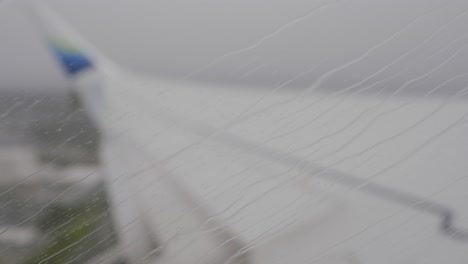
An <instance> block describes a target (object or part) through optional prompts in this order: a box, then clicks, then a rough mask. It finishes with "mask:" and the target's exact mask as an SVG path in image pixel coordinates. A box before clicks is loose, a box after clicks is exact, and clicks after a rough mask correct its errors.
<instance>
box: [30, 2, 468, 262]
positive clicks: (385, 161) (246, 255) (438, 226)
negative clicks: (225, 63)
mask: <svg viewBox="0 0 468 264" xmlns="http://www.w3.org/2000/svg"><path fill="white" fill-rule="evenodd" d="M34 13H35V16H36V17H37V18H38V21H40V23H39V27H40V28H41V30H42V31H43V32H44V34H43V35H44V38H45V40H46V42H47V43H48V45H49V46H50V48H51V51H52V52H51V54H53V56H55V58H56V59H57V61H58V65H59V66H60V67H62V68H63V69H64V74H67V75H68V76H69V79H70V83H71V84H72V86H73V89H74V91H75V92H76V93H77V94H78V95H79V97H80V99H81V101H82V102H83V104H84V106H85V108H86V109H87V110H88V111H89V114H90V116H92V117H93V120H94V121H95V122H96V124H97V125H98V127H99V128H100V132H101V133H102V136H103V143H102V146H101V156H102V160H103V163H104V164H103V169H104V172H105V175H106V183H107V187H108V189H109V192H110V195H111V201H112V206H113V207H112V208H113V212H114V216H115V221H116V223H117V226H118V232H119V236H120V238H121V249H122V254H124V255H125V256H126V257H127V258H128V259H129V260H131V261H133V262H135V263H139V262H138V261H150V262H151V263H255V264H256V263H270V264H271V263H285V262H286V263H406V262H410V261H414V260H418V261H421V262H424V263H440V262H442V261H448V262H450V263H462V262H463V261H462V260H466V259H468V251H467V250H466V247H467V246H468V233H467V232H468V225H465V226H463V223H464V222H465V223H466V219H467V217H468V208H467V206H466V205H465V204H464V203H463V202H462V201H461V200H463V198H466V187H467V184H468V180H467V179H466V175H464V174H465V172H466V171H467V169H468V165H467V163H466V161H465V159H466V157H467V156H468V147H467V143H468V136H467V135H468V123H467V115H468V104H467V103H466V95H467V93H466V92H467V90H465V89H461V90H459V91H458V92H457V93H454V94H453V96H448V97H433V96H430V95H431V93H433V92H436V91H438V90H440V89H444V88H445V87H446V86H449V85H450V84H451V82H452V81H454V80H457V78H462V76H455V77H453V78H452V79H449V80H446V81H445V82H443V83H439V84H436V85H435V86H434V88H433V89H432V90H430V91H429V92H428V93H427V94H422V95H419V96H411V97H409V96H400V92H403V91H404V90H405V89H407V88H408V86H409V85H411V83H412V82H415V81H417V80H419V79H421V78H424V77H425V76H424V74H427V73H423V74H421V75H419V76H414V78H413V79H410V80H408V81H407V83H405V84H403V85H402V86H401V87H399V88H398V89H397V90H396V92H395V93H392V94H381V95H378V94H377V95H364V94H363V92H364V91H365V90H367V89H372V87H373V85H375V83H372V82H365V83H364V84H363V85H362V86H359V87H360V88H359V89H349V91H341V90H340V91H331V92H323V89H322V90H320V92H319V91H318V89H317V88H319V87H320V86H321V84H322V83H323V81H325V80H327V79H328V78H331V77H332V76H333V73H334V72H333V71H334V70H331V71H330V72H328V73H326V74H324V75H323V76H322V77H319V78H318V79H317V80H316V81H315V83H313V84H312V85H311V86H310V88H308V89H303V90H297V89H295V90H294V89H288V88H287V83H285V84H283V85H278V86H276V87H271V89H259V88H258V87H255V86H248V85H242V86H236V85H229V84H209V83H199V82H195V81H190V80H173V79H165V78H161V77H158V78H156V77H154V78H150V77H143V76H139V75H137V74H132V73H128V72H126V71H124V70H122V69H120V68H119V67H117V66H116V65H114V64H112V63H111V62H110V61H109V60H108V59H106V58H105V57H104V56H103V55H102V54H101V53H99V52H98V51H97V50H96V49H95V48H93V47H92V46H91V45H89V44H87V43H86V42H84V41H82V39H80V38H78V35H77V34H76V33H74V32H73V31H72V30H71V29H70V28H69V27H68V26H66V24H65V22H63V21H62V20H60V19H59V18H58V17H57V16H56V15H55V14H53V12H51V11H50V10H48V9H45V7H43V6H38V7H34ZM356 87H358V86H357V85H356ZM356 87H353V88H356Z"/></svg>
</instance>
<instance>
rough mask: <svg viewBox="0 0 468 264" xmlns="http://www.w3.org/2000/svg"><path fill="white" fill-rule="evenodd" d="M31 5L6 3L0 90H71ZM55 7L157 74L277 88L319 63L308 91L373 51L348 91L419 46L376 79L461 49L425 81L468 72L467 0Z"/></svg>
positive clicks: (93, 38) (341, 75) (306, 80)
mask: <svg viewBox="0 0 468 264" xmlns="http://www.w3.org/2000/svg"><path fill="white" fill-rule="evenodd" d="M21 2H24V1H19V0H18V1H7V2H3V3H2V4H1V7H0V36H1V39H2V42H1V43H2V45H1V46H0V85H1V87H31V89H38V88H37V87H56V88H61V87H63V86H64V85H65V83H66V79H65V78H64V77H63V76H61V71H60V69H58V68H57V66H56V64H55V63H54V62H53V61H52V60H51V58H50V54H49V53H48V50H47V49H46V47H45V45H44V44H43V43H42V42H41V40H40V38H39V37H38V34H37V33H36V32H37V29H35V27H34V25H33V24H32V23H31V20H30V18H29V15H28V13H27V12H26V10H25V9H24V8H23V7H22V5H21V4H20V3H21ZM47 2H49V3H50V4H51V6H52V7H53V8H54V9H56V11H57V12H58V13H60V14H61V15H63V17H64V18H65V19H66V20H67V21H68V22H70V23H71V24H72V25H74V26H75V27H76V29H77V30H78V31H80V32H81V33H82V35H83V36H84V37H86V38H87V39H88V40H90V42H92V43H93V44H95V46H97V47H98V48H99V49H100V50H101V51H102V52H103V53H104V54H106V55H107V56H108V57H109V58H111V59H112V60H114V61H115V62H117V63H118V64H121V65H123V66H125V67H127V68H129V69H132V70H134V71H138V72H142V73H147V74H151V75H164V76H171V77H174V78H180V77H183V76H187V75H188V74H192V75H191V76H192V77H191V78H192V79H198V80H209V81H229V82H238V83H241V82H246V83H254V84H262V85H267V86H268V85H269V86H271V85H274V84H279V83H282V82H285V81H287V80H288V79H291V78H293V77H295V76H297V75H298V74H301V73H303V72H305V71H307V70H309V69H311V68H314V67H315V70H314V71H312V72H310V73H308V74H306V75H304V77H303V78H300V79H298V80H297V81H296V82H295V83H294V84H295V85H299V86H307V84H310V83H311V82H312V80H313V79H315V78H317V77H318V76H319V75H321V74H324V73H325V72H327V71H329V70H330V69H333V68H335V67H338V66H340V65H343V64H345V63H347V62H350V61H353V60H355V59H356V58H358V57H360V56H361V55H363V54H366V51H369V50H370V51H371V52H369V53H368V54H366V55H365V56H364V57H363V58H362V60H359V61H357V62H356V63H354V64H353V65H351V66H350V67H347V68H345V69H343V70H341V71H339V72H337V73H336V75H335V76H334V78H331V80H330V81H329V83H327V85H326V86H328V87H332V88H342V87H345V86H347V85H349V84H350V83H353V82H355V81H356V80H360V79H362V78H365V77H366V76H369V75H371V74H373V73H375V72H376V71H378V70H380V69H382V68H383V67H385V66H386V65H389V64H390V63H392V62H394V61H395V60H396V59H398V58H399V57H400V56H401V55H402V54H404V53H405V52H407V51H409V50H411V49H413V51H411V52H410V53H408V54H406V55H405V56H403V57H401V58H399V60H398V61H396V62H395V63H394V64H392V66H390V67H387V68H386V69H385V71H382V72H381V73H380V74H379V75H376V76H375V78H381V79H382V78H385V77H388V76H392V75H394V74H396V73H397V72H398V71H401V70H402V69H405V70H404V71H403V72H401V74H400V75H399V77H398V78H396V79H393V80H392V81H391V82H389V83H388V84H387V85H392V86H397V85H398V84H400V83H402V82H404V81H406V80H408V78H410V77H411V76H414V75H415V74H416V73H421V72H424V71H426V72H427V71H430V70H431V69H433V68H434V67H437V65H439V64H440V63H442V62H443V61H444V60H445V59H447V58H449V57H450V56H452V55H453V54H455V53H456V52H458V53H457V54H455V55H454V56H453V59H451V60H450V61H449V62H447V63H446V64H445V65H444V67H442V68H441V69H439V70H438V71H437V72H435V73H434V74H431V76H429V78H427V79H425V80H424V82H422V83H420V84H419V85H420V86H428V85H429V84H436V83H440V82H441V81H443V80H447V79H448V78H450V77H452V76H456V75H457V74H460V73H462V72H463V71H466V69H467V68H468V67H467V66H468V65H467V64H468V63H467V62H468V60H467V56H468V52H467V51H465V50H463V49H461V48H463V46H464V45H466V44H468V36H466V38H465V35H466V34H467V33H468V28H467V27H466V25H467V24H468V16H467V15H465V13H463V12H464V11H465V9H466V8H468V2H466V1H465V0H453V1H452V0H451V1H447V0H342V1H323V0H322V1H316V0H315V1H311V0H287V1H286V0H223V1H219V0H196V1H195V0H177V1H176V0H159V1H154V0H118V1H117V0H80V1H71V0H49V1H47ZM323 3H325V5H323ZM400 31H401V32H400ZM392 36H393V37H392ZM379 43H381V44H379ZM420 43H423V44H422V45H420ZM375 45H377V46H375ZM418 45H419V46H418ZM372 47H375V48H372ZM416 47H417V48H416ZM460 49H461V50H460ZM226 54H227V55H226ZM434 54H435V55H434ZM431 55H432V57H431ZM213 60H215V61H216V63H211V62H213ZM210 63H211V64H210ZM207 65H208V67H207ZM200 69H202V70H201V71H199V70H200ZM466 81H467V78H465V79H463V78H461V79H460V80H459V81H458V83H457V85H458V86H461V85H464V84H465V83H466ZM330 89H331V88H330Z"/></svg>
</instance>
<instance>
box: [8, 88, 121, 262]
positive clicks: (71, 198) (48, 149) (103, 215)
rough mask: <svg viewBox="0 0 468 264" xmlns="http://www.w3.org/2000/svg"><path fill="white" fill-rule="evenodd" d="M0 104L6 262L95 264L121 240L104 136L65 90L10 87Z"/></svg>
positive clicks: (112, 258)
mask: <svg viewBox="0 0 468 264" xmlns="http://www.w3.org/2000/svg"><path fill="white" fill-rule="evenodd" d="M0 108H1V109H0V113H1V116H0V117H1V119H0V168H1V170H0V173H1V176H0V233H1V234H2V235H1V236H0V252H1V253H0V263H1V264H16V263H18V264H33V263H93V257H95V256H96V255H99V254H100V253H107V254H109V252H111V251H112V250H113V249H114V248H115V245H116V242H117V238H116V236H115V234H114V230H113V225H112V220H111V215H110V214H111V213H110V210H109V206H108V202H107V199H106V193H105V190H104V188H103V183H102V181H101V177H100V175H99V160H98V158H97V156H98V155H97V149H98V145H99V134H98V132H97V130H96V129H95V127H94V126H93V125H92V124H91V123H90V121H89V120H88V118H87V116H86V115H85V113H84V111H83V110H82V109H81V108H79V107H77V106H76V104H74V102H72V101H71V97H70V95H68V94H66V93H57V92H55V93H53V94H49V93H44V92H41V93H25V92H13V91H9V90H8V89H3V91H2V92H1V94H0ZM116 259H118V258H117V254H110V257H108V262H103V263H115V261H116ZM117 261H118V260H117ZM119 263H121V262H119Z"/></svg>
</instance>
